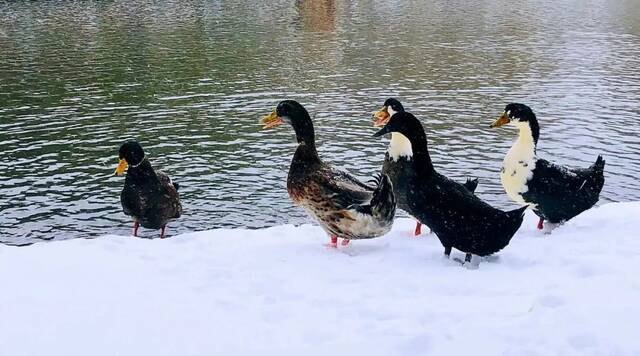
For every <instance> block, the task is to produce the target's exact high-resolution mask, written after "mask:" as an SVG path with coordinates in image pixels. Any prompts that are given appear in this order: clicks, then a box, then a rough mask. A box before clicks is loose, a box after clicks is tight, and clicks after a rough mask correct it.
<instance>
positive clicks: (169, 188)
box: [156, 170, 182, 218]
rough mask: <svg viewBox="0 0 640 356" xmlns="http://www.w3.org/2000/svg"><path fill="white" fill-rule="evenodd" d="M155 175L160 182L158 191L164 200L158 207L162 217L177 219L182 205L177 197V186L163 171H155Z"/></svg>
mask: <svg viewBox="0 0 640 356" xmlns="http://www.w3.org/2000/svg"><path fill="white" fill-rule="evenodd" d="M156 175H157V176H158V181H159V182H160V190H161V191H162V193H163V195H164V198H165V199H163V201H162V203H161V206H160V209H161V210H163V212H164V214H163V215H165V216H167V218H179V217H180V215H181V214H182V205H181V204H180V196H179V195H178V187H179V186H178V184H177V183H174V182H173V181H172V180H171V178H170V177H169V176H168V175H167V174H166V173H165V172H163V171H160V170H157V171H156Z"/></svg>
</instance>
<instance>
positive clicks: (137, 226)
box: [133, 220, 140, 237]
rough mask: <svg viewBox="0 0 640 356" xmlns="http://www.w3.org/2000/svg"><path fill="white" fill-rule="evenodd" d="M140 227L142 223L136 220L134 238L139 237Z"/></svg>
mask: <svg viewBox="0 0 640 356" xmlns="http://www.w3.org/2000/svg"><path fill="white" fill-rule="evenodd" d="M139 227H140V223H139V222H138V221H137V220H136V221H134V222H133V236H136V237H138V228H139Z"/></svg>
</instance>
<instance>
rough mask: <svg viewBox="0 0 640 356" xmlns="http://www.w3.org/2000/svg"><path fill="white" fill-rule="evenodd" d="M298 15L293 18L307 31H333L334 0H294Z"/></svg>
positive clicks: (334, 21)
mask: <svg viewBox="0 0 640 356" xmlns="http://www.w3.org/2000/svg"><path fill="white" fill-rule="evenodd" d="M296 10H297V11H298V16H297V17H295V18H294V20H293V21H294V23H296V24H297V25H298V26H299V27H300V28H301V29H303V30H307V31H333V30H335V27H336V4H335V0H296Z"/></svg>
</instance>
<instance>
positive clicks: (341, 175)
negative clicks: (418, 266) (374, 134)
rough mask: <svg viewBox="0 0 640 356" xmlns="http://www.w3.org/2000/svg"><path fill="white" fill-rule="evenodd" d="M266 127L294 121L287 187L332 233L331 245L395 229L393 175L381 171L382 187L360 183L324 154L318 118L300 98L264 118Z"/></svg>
mask: <svg viewBox="0 0 640 356" xmlns="http://www.w3.org/2000/svg"><path fill="white" fill-rule="evenodd" d="M261 122H262V124H263V125H264V128H271V127H275V126H278V125H280V124H283V123H285V122H286V123H288V124H290V125H291V126H292V127H293V129H294V131H295V133H296V138H297V141H298V148H297V149H296V152H295V154H294V155H293V160H292V161H291V166H290V168H289V175H288V178H287V191H288V192H289V196H290V197H291V200H293V202H294V203H295V204H296V205H299V206H302V207H303V208H304V209H305V210H306V211H307V213H308V214H309V215H311V217H313V218H314V219H315V220H316V221H317V222H318V223H319V224H320V226H321V227H322V229H324V231H325V232H326V233H327V234H328V235H329V236H330V238H331V242H330V244H329V247H333V248H335V247H337V242H338V238H342V239H344V240H343V241H342V245H347V244H348V243H349V241H350V240H357V239H369V238H374V237H378V236H382V235H384V234H386V233H387V232H389V230H391V226H392V225H393V218H394V215H395V211H396V201H395V197H394V194H393V188H392V185H391V182H390V180H389V177H387V176H386V175H381V176H379V177H378V178H377V179H376V183H377V185H376V187H370V186H368V185H367V184H364V183H362V182H360V181H358V180H357V179H356V178H355V177H353V176H352V175H350V174H349V173H347V172H344V171H341V170H338V169H336V168H334V167H332V166H331V165H329V164H327V163H326V162H323V161H322V160H321V159H320V157H318V152H317V150H316V143H315V132H314V129H313V122H312V121H311V117H309V113H308V112H307V110H306V109H305V108H304V107H303V106H302V105H301V104H300V103H298V102H296V101H294V100H285V101H282V102H280V103H279V104H278V106H277V108H276V110H275V111H274V112H273V113H271V115H268V116H266V117H264V118H263V119H262V120H261Z"/></svg>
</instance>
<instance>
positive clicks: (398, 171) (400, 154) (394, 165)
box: [374, 98, 478, 236]
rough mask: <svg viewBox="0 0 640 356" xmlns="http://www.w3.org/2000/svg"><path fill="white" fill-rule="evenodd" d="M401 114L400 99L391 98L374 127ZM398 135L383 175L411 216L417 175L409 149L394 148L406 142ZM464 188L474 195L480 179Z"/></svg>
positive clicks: (377, 114) (388, 155) (466, 184)
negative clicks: (412, 181) (411, 189)
mask: <svg viewBox="0 0 640 356" xmlns="http://www.w3.org/2000/svg"><path fill="white" fill-rule="evenodd" d="M400 112H405V109H404V106H403V105H402V103H401V102H400V101H399V100H398V99H395V98H389V99H387V100H385V102H384V104H383V106H382V108H381V109H380V110H379V111H378V112H376V113H375V114H374V118H375V121H374V126H375V127H382V126H384V125H386V123H387V122H389V119H390V117H391V115H393V114H395V113H400ZM396 135H400V134H398V133H395V134H392V139H391V142H390V143H389V148H388V150H387V152H386V153H385V156H384V162H383V164H382V173H383V174H386V175H388V176H389V178H390V179H391V182H392V183H393V187H394V193H395V195H396V200H397V202H398V208H400V209H402V210H404V211H406V212H407V213H409V214H411V212H410V210H409V205H408V200H407V199H408V198H407V195H409V194H410V192H409V191H408V187H409V185H407V181H408V180H409V179H412V175H413V174H415V171H414V169H413V155H412V154H411V150H410V148H408V147H407V148H406V149H404V150H402V149H399V148H398V147H394V145H396V146H397V145H402V144H403V142H404V140H405V139H404V138H402V137H396ZM396 141H397V142H396ZM405 151H406V152H405ZM392 152H393V153H392ZM455 184H457V183H455ZM462 186H463V187H465V188H466V189H467V190H469V191H470V192H472V193H473V192H475V190H476V187H477V186H478V179H477V178H475V179H469V178H468V179H467V181H466V182H465V183H464V184H462ZM420 231H421V229H420V222H418V223H417V225H416V229H415V233H414V234H415V235H416V236H417V235H420Z"/></svg>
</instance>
